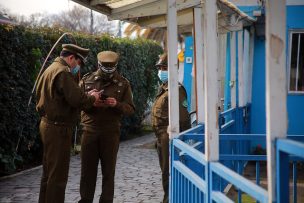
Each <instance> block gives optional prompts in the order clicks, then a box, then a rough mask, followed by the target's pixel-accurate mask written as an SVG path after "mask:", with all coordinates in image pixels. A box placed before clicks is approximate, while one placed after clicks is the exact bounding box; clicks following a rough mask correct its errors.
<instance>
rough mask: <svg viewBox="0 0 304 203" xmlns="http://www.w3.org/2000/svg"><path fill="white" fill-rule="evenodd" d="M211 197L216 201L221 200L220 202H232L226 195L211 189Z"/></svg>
mask: <svg viewBox="0 0 304 203" xmlns="http://www.w3.org/2000/svg"><path fill="white" fill-rule="evenodd" d="M211 199H212V200H214V201H216V202H222V203H234V201H232V200H231V199H229V198H228V197H227V196H226V195H224V194H223V193H221V192H219V191H212V193H211Z"/></svg>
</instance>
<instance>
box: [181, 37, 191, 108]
mask: <svg viewBox="0 0 304 203" xmlns="http://www.w3.org/2000/svg"><path fill="white" fill-rule="evenodd" d="M187 57H191V58H192V63H187V62H186V58H187ZM184 58H185V61H184V82H183V83H184V87H185V89H186V91H187V103H188V111H189V112H190V111H191V97H192V91H191V89H192V75H191V73H192V67H193V38H192V36H189V37H186V38H185V52H184Z"/></svg>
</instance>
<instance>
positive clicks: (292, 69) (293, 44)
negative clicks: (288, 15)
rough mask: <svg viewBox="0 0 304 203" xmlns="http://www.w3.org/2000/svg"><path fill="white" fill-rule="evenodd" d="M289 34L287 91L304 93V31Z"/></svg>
mask: <svg viewBox="0 0 304 203" xmlns="http://www.w3.org/2000/svg"><path fill="white" fill-rule="evenodd" d="M289 36H290V37H289V91H290V92H296V93H304V31H291V32H290V35H289Z"/></svg>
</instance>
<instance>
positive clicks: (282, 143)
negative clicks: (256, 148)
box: [277, 139, 304, 158]
mask: <svg viewBox="0 0 304 203" xmlns="http://www.w3.org/2000/svg"><path fill="white" fill-rule="evenodd" d="M277 149H278V150H280V151H282V152H285V153H288V154H293V155H295V156H299V157H302V158H304V144H303V143H300V142H297V141H293V140H288V139H278V140H277Z"/></svg>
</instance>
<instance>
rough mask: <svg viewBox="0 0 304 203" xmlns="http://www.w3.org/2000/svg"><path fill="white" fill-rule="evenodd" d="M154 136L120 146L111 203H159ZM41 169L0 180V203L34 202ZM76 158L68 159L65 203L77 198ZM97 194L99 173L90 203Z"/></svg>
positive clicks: (77, 162)
mask: <svg viewBox="0 0 304 203" xmlns="http://www.w3.org/2000/svg"><path fill="white" fill-rule="evenodd" d="M154 141H155V138H154V134H148V135H145V136H142V137H139V138H136V139H133V140H128V141H124V142H121V143H120V148H119V152H118V160H117V165H116V176H115V196H114V202H115V203H159V202H161V200H162V196H163V192H162V186H161V172H160V168H159V164H158V158H157V152H156V150H155V149H154V148H153V143H154ZM41 173H42V168H41V166H40V167H37V168H34V169H30V170H27V171H24V172H21V173H18V174H15V175H13V176H10V177H4V178H1V179H0V202H1V203H8V202H26V203H30V202H38V195H39V187H40V177H41ZM79 182H80V157H79V155H77V156H73V157H71V162H70V172H69V179H68V184H67V188H66V195H65V202H68V203H70V202H71V203H72V202H73V203H75V202H77V201H78V200H79V199H80V197H79ZM100 192H101V173H100V170H99V174H98V181H97V184H96V191H95V197H94V203H95V202H98V200H99V196H100Z"/></svg>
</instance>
